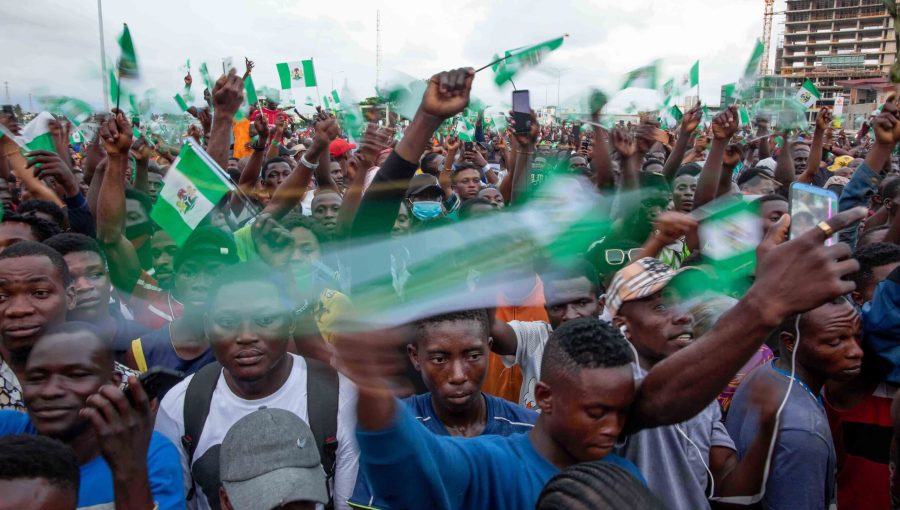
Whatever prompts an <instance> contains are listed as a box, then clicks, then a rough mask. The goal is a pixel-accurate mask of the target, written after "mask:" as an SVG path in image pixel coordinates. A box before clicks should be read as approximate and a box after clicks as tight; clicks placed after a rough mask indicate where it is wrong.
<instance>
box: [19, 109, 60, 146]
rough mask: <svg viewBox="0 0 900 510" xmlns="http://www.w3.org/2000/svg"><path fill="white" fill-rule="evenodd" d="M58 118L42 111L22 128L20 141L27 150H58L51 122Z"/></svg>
mask: <svg viewBox="0 0 900 510" xmlns="http://www.w3.org/2000/svg"><path fill="white" fill-rule="evenodd" d="M53 120H56V119H54V118H53V115H51V114H50V113H49V112H41V113H39V114H38V116H37V117H35V118H34V119H32V120H31V122H29V123H28V124H25V127H23V128H22V135H21V136H20V138H19V139H20V141H21V142H22V144H23V145H24V146H25V150H26V151H40V150H43V151H50V152H55V151H56V145H54V143H53V136H52V135H51V134H50V122H51V121H53Z"/></svg>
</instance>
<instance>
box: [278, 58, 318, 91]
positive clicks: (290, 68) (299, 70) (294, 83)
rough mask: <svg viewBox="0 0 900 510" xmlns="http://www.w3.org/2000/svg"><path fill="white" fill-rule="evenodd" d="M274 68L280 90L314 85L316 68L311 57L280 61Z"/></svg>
mask: <svg viewBox="0 0 900 510" xmlns="http://www.w3.org/2000/svg"><path fill="white" fill-rule="evenodd" d="M275 68H276V69H277V70H278V79H279V81H281V89H282V90H287V89H293V88H298V87H315V86H316V70H315V68H313V61H312V59H310V60H299V61H295V62H282V63H280V64H276V65H275Z"/></svg>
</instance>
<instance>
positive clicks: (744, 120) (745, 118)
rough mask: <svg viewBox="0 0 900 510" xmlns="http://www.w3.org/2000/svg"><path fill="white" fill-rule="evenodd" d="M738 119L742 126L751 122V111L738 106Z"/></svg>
mask: <svg viewBox="0 0 900 510" xmlns="http://www.w3.org/2000/svg"><path fill="white" fill-rule="evenodd" d="M738 120H739V121H740V124H739V125H740V126H746V125H749V124H750V112H749V111H747V109H746V108H743V107H741V108H738Z"/></svg>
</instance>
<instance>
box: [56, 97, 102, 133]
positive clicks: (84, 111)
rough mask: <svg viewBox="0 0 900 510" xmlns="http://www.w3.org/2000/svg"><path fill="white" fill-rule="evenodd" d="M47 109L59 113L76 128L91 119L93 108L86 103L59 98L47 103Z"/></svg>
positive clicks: (71, 98)
mask: <svg viewBox="0 0 900 510" xmlns="http://www.w3.org/2000/svg"><path fill="white" fill-rule="evenodd" d="M47 108H48V109H50V110H53V111H56V112H59V113H61V114H62V115H63V116H64V117H65V118H67V119H69V121H70V122H71V123H72V124H73V125H74V126H75V127H78V126H80V125H81V123H82V122H85V121H86V120H88V119H89V118H91V113H92V112H93V108H91V105H89V104H87V103H86V102H84V101H82V100H80V99H75V98H74V97H60V98H56V99H53V100H49V101H47Z"/></svg>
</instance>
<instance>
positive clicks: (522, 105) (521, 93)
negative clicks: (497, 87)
mask: <svg viewBox="0 0 900 510" xmlns="http://www.w3.org/2000/svg"><path fill="white" fill-rule="evenodd" d="M512 109H513V111H514V112H519V113H528V114H530V113H531V100H530V98H529V94H528V91H527V90H516V91H514V92H513V96H512Z"/></svg>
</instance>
